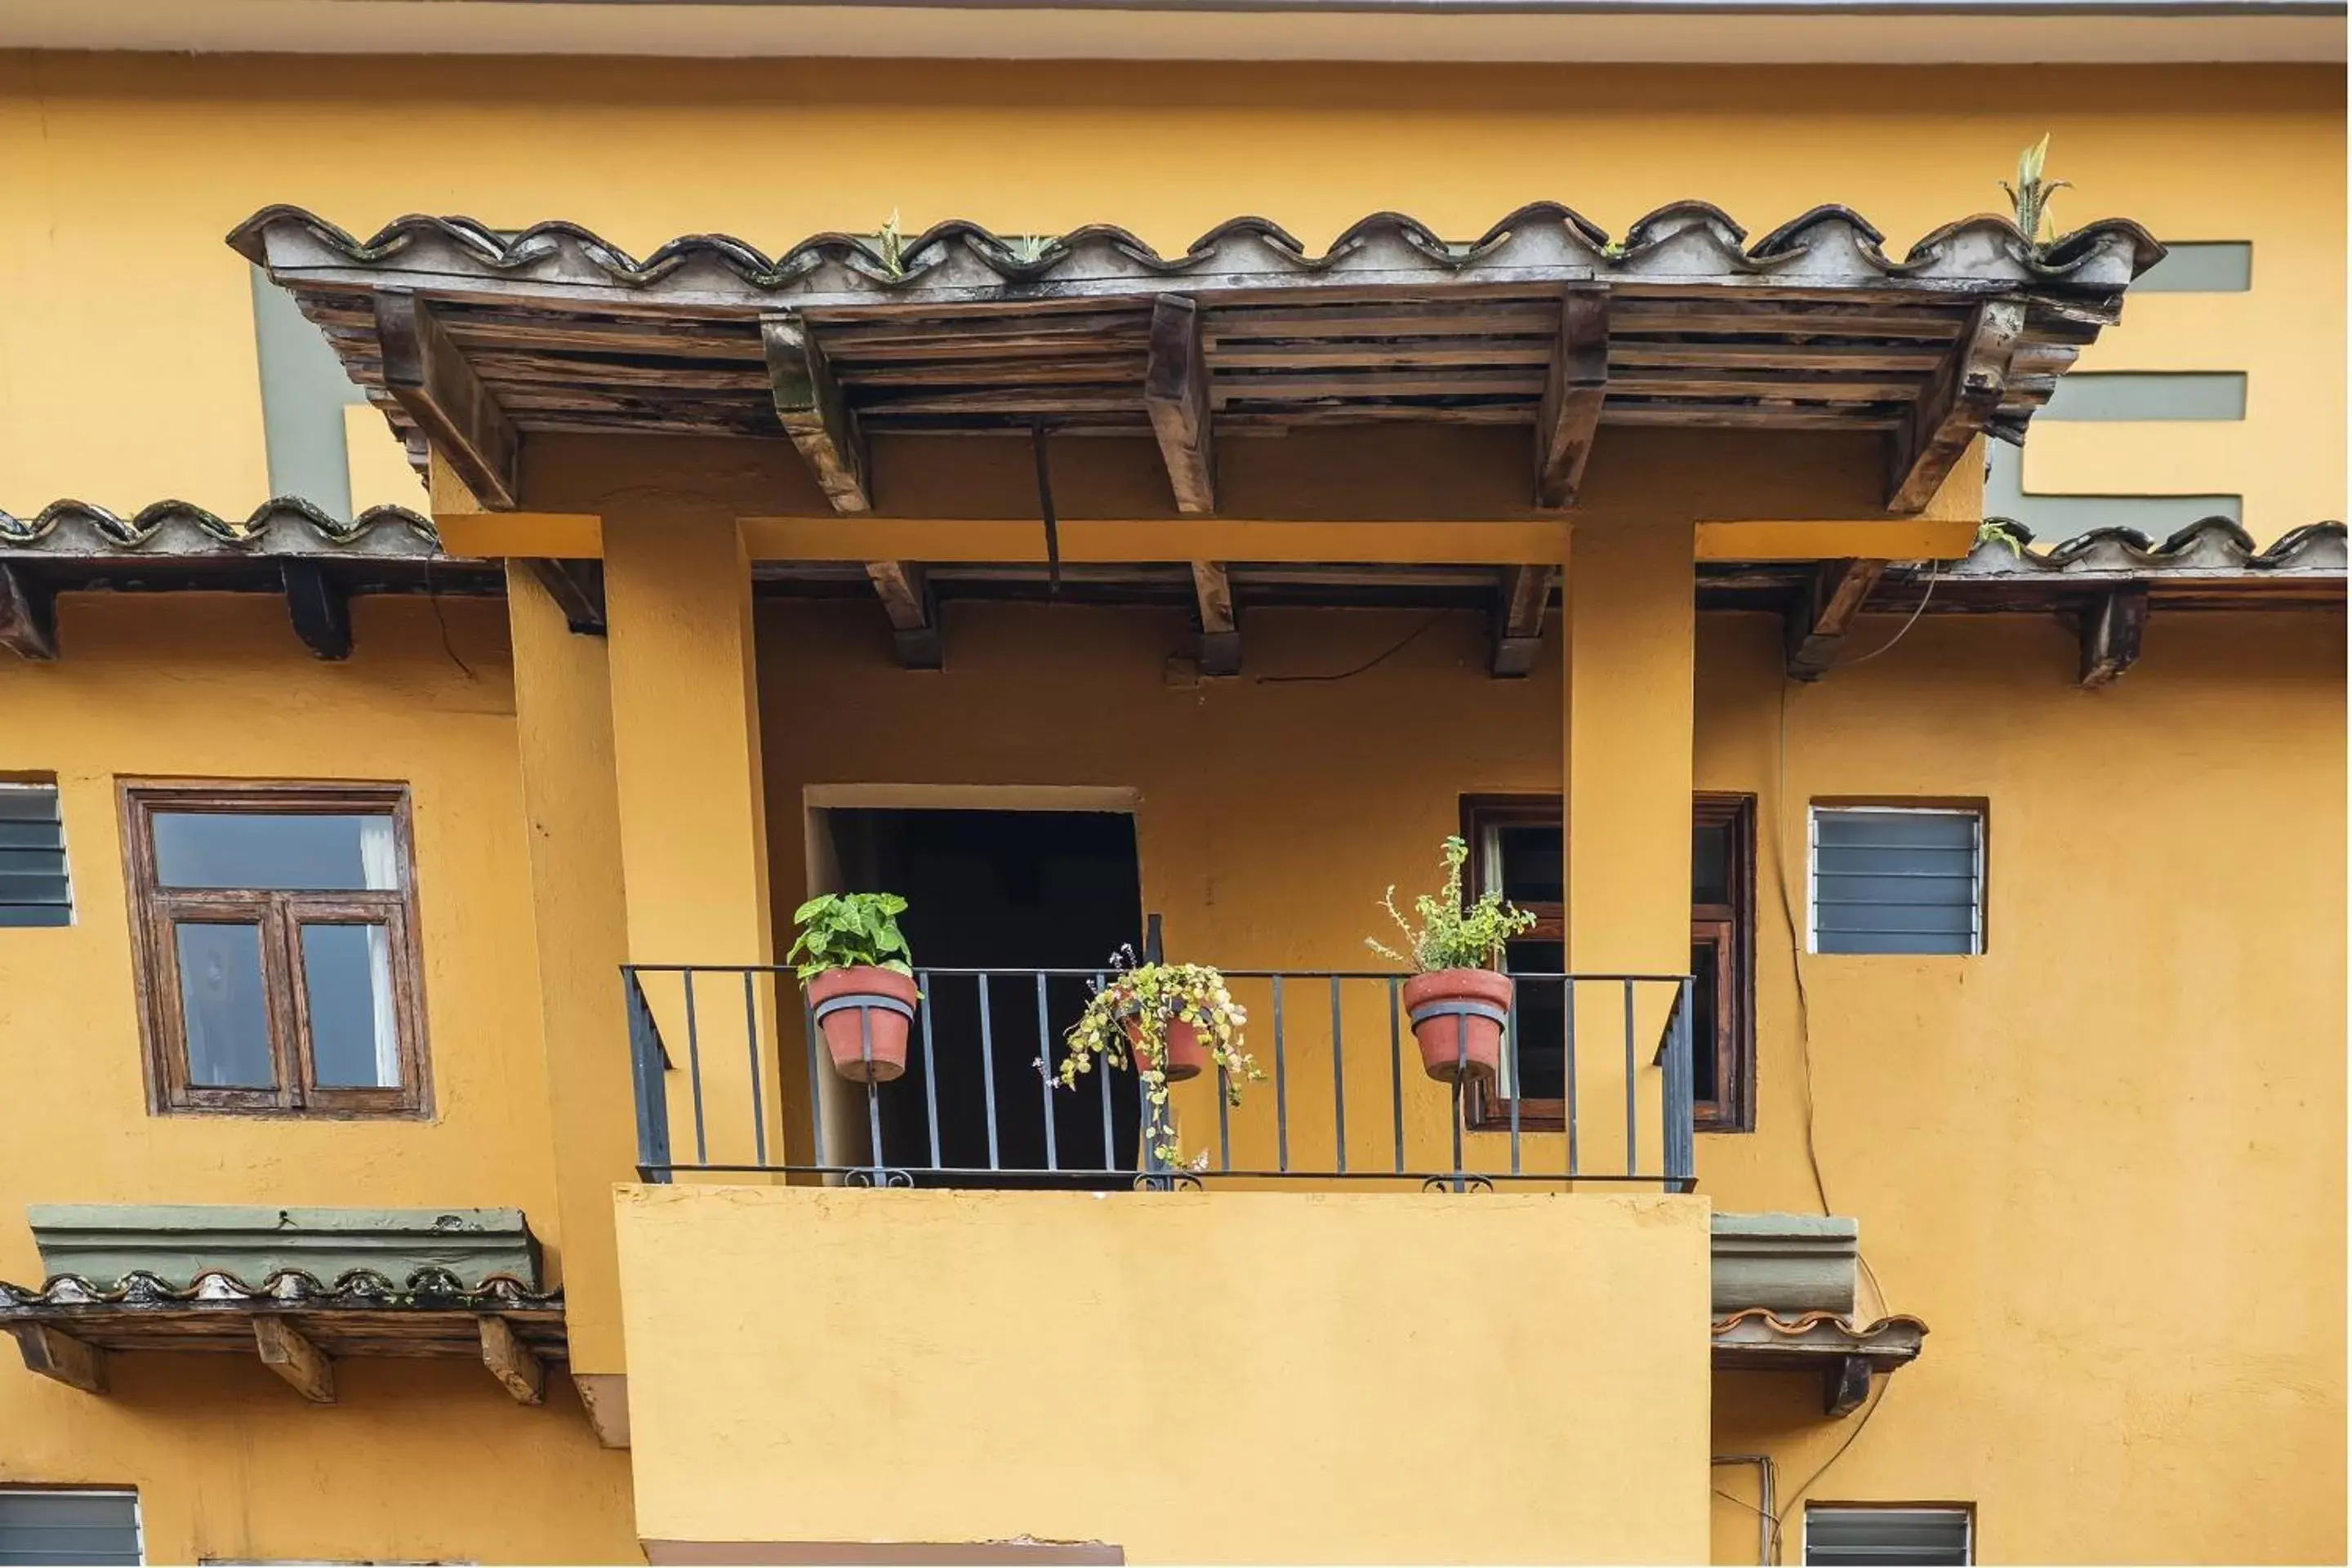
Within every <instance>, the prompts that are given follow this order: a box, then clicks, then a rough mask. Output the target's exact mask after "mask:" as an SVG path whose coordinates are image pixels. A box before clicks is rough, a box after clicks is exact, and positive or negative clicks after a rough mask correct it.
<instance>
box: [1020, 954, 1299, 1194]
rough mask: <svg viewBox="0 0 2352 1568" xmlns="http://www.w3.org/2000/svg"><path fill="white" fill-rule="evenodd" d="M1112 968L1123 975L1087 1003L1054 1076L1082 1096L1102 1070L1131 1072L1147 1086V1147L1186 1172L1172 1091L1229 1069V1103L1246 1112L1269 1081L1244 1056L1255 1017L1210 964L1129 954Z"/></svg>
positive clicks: (1202, 1158)
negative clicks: (1080, 1089)
mask: <svg viewBox="0 0 2352 1568" xmlns="http://www.w3.org/2000/svg"><path fill="white" fill-rule="evenodd" d="M1113 963H1116V964H1117V965H1118V967H1117V969H1116V971H1115V972H1114V973H1112V974H1111V976H1110V977H1109V978H1108V980H1106V981H1104V982H1103V983H1102V984H1101V985H1099V986H1098V987H1097V988H1096V990H1095V993H1094V994H1093V995H1092V996H1090V997H1088V998H1087V1005H1086V1011H1084V1012H1083V1013H1081V1014H1079V1015H1078V1021H1077V1022H1076V1024H1074V1025H1072V1026H1071V1027H1070V1032H1069V1033H1068V1034H1067V1035H1066V1036H1065V1037H1064V1042H1063V1043H1064V1044H1065V1045H1066V1046H1067V1047H1068V1048H1069V1054H1068V1055H1066V1056H1065V1057H1064V1058H1062V1062H1061V1066H1060V1067H1059V1068H1056V1069H1055V1076H1056V1077H1057V1078H1059V1079H1060V1080H1061V1084H1062V1087H1063V1088H1064V1089H1076V1087H1077V1083H1078V1079H1079V1078H1080V1077H1081V1076H1083V1075H1084V1074H1087V1073H1089V1072H1092V1071H1093V1070H1094V1069H1095V1067H1096V1064H1097V1062H1100V1063H1105V1064H1108V1066H1109V1067H1110V1068H1125V1067H1128V1066H1129V1065H1132V1066H1133V1067H1134V1068H1135V1074H1136V1077H1137V1078H1138V1079H1140V1080H1141V1083H1142V1093H1143V1137H1144V1145H1145V1147H1146V1148H1147V1149H1149V1150H1150V1152H1151V1156H1152V1159H1153V1161H1154V1162H1155V1163H1158V1164H1160V1165H1161V1166H1165V1167H1167V1168H1169V1169H1171V1170H1174V1169H1180V1168H1185V1167H1186V1166H1187V1162H1186V1160H1185V1159H1184V1154H1183V1147H1182V1142H1181V1139H1180V1137H1179V1135H1178V1132H1177V1128H1176V1117H1175V1111H1174V1110H1173V1108H1172V1107H1171V1104H1170V1103H1169V1094H1168V1086H1169V1085H1170V1084H1171V1083H1181V1082H1182V1081H1183V1080H1185V1079H1190V1078H1196V1077H1198V1076H1199V1075H1200V1074H1201V1073H1202V1071H1204V1070H1206V1069H1207V1068H1210V1067H1211V1066H1215V1067H1219V1068H1223V1069H1224V1074H1225V1080H1224V1092H1225V1100H1226V1102H1227V1103H1228V1104H1231V1105H1239V1104H1240V1103H1241V1102H1242V1085H1243V1084H1244V1083H1248V1082H1254V1081H1256V1080H1259V1079H1264V1078H1265V1074H1264V1073H1263V1072H1260V1071H1259V1070H1258V1066H1257V1063H1256V1062H1255V1060H1253V1059H1252V1058H1251V1057H1250V1055H1249V1053H1248V1052H1246V1051H1244V1050H1243V1049H1242V1029H1243V1026H1244V1025H1246V1024H1247V1023H1248V1022H1249V1015H1248V1012H1247V1011H1246V1010H1245V1009H1244V1007H1243V1006H1242V1005H1241V1004H1240V1003H1238V1002H1236V1001H1234V995H1233V992H1232V990H1231V989H1230V988H1229V987H1228V986H1227V985H1226V984H1225V977H1224V976H1223V974H1222V973H1219V972H1218V971H1217V970H1215V969H1214V968H1213V967H1211V966H1210V965H1208V964H1205V963H1138V962H1137V961H1136V958H1135V953H1134V950H1132V949H1131V948H1122V949H1121V950H1120V951H1119V954H1118V957H1117V958H1115V959H1114V960H1113ZM1207 1166H1208V1156H1207V1154H1205V1153H1202V1154H1201V1155H1199V1156H1197V1157H1195V1158H1194V1159H1193V1160H1192V1161H1191V1162H1190V1163H1189V1168H1191V1169H1192V1170H1196V1171H1198V1170H1205V1169H1206V1168H1207Z"/></svg>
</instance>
